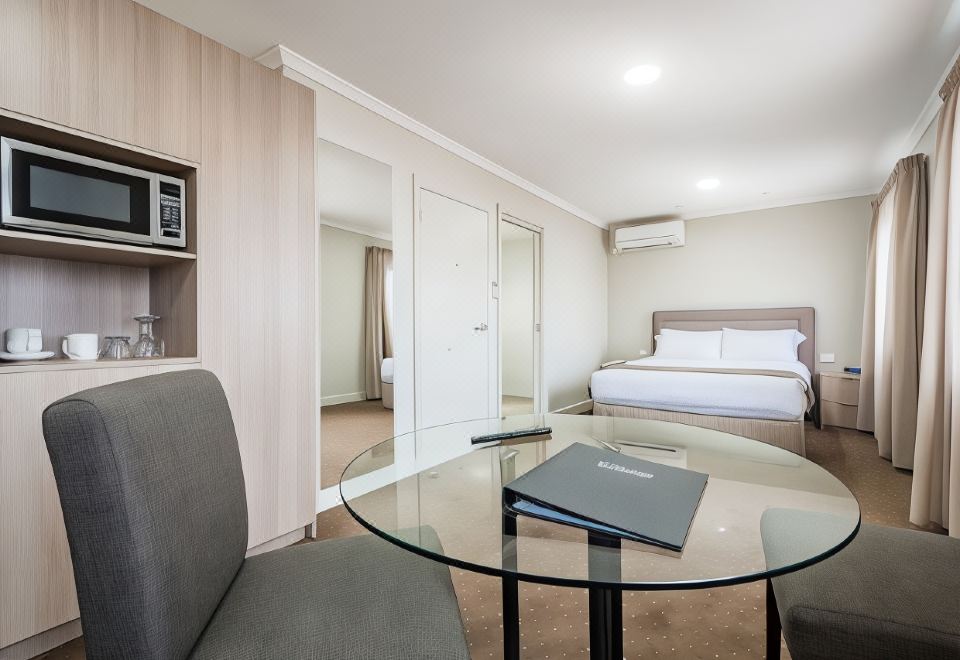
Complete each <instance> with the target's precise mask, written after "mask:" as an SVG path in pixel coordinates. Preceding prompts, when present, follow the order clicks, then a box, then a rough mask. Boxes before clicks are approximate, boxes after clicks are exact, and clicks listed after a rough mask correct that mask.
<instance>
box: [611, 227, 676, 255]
mask: <svg viewBox="0 0 960 660" xmlns="http://www.w3.org/2000/svg"><path fill="white" fill-rule="evenodd" d="M685 240H686V235H685V233H684V225H683V220H668V221H665V222H648V223H646V224H642V225H627V226H619V227H613V228H611V229H610V253H611V254H622V253H624V252H635V251H638V250H653V249H656V248H669V247H683V244H684V242H685Z"/></svg>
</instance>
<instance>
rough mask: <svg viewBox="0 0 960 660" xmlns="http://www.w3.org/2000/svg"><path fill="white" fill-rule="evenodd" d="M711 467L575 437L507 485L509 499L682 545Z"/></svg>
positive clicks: (552, 515) (567, 520) (558, 516)
mask: <svg viewBox="0 0 960 660" xmlns="http://www.w3.org/2000/svg"><path fill="white" fill-rule="evenodd" d="M706 485H707V475H705V474H703V473H701V472H694V471H693V470H686V469H683V468H676V467H671V466H668V465H661V464H660V463H653V462H651V461H645V460H642V459H639V458H634V457H632V456H627V455H625V454H622V453H617V452H615V451H610V450H609V449H601V448H599V447H590V446H588V445H585V444H582V443H574V444H572V445H570V446H569V447H567V448H566V449H564V450H563V451H561V452H560V453H558V454H557V455H556V456H553V457H551V458H549V459H547V460H546V461H544V462H543V463H542V464H540V465H538V466H537V467H535V468H533V469H532V470H530V471H529V472H527V473H526V474H524V475H523V476H521V477H518V478H517V479H514V480H513V481H511V482H510V483H509V484H507V485H506V486H504V487H503V503H504V506H505V507H507V508H508V509H509V510H511V511H513V512H514V513H517V514H521V515H526V516H531V517H533V518H541V519H543V520H550V521H553V522H558V523H562V524H566V525H573V526H576V527H580V528H583V529H586V530H588V531H594V532H600V533H604V534H608V535H611V536H617V537H621V538H625V539H629V540H631V541H639V542H641V543H651V544H653V545H658V546H661V547H664V548H669V549H671V550H677V551H679V550H682V549H683V545H684V543H686V539H687V533H688V532H689V530H690V525H691V523H692V522H693V517H694V515H696V512H697V507H698V506H699V504H700V498H701V497H702V496H703V490H704V488H705V487H706Z"/></svg>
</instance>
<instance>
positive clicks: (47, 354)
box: [0, 351, 56, 362]
mask: <svg viewBox="0 0 960 660" xmlns="http://www.w3.org/2000/svg"><path fill="white" fill-rule="evenodd" d="M54 355H56V353H54V352H53V351H38V352H37V353H6V352H4V351H0V360H10V361H11V362H20V361H21V360H46V359H47V358H52V357H53V356H54Z"/></svg>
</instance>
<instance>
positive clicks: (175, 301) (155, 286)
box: [149, 262, 199, 357]
mask: <svg viewBox="0 0 960 660" xmlns="http://www.w3.org/2000/svg"><path fill="white" fill-rule="evenodd" d="M149 310H150V313H151V314H156V315H157V316H159V317H160V320H159V321H157V322H156V323H155V324H154V326H153V330H154V334H156V335H158V336H159V337H161V338H162V339H163V341H164V344H165V347H166V354H167V356H169V357H191V356H197V355H199V353H198V351H197V348H198V347H197V264H196V262H186V263H180V264H171V265H167V266H159V267H157V268H151V269H150V306H149Z"/></svg>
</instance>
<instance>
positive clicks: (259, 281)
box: [198, 38, 317, 546]
mask: <svg viewBox="0 0 960 660" xmlns="http://www.w3.org/2000/svg"><path fill="white" fill-rule="evenodd" d="M203 80H204V90H203V150H202V154H201V160H202V163H203V165H202V170H201V176H200V196H201V207H200V222H199V239H200V240H199V255H200V259H199V262H198V264H199V269H200V281H201V289H200V292H201V293H200V342H201V346H202V354H203V366H204V368H206V369H210V370H212V371H213V372H215V373H216V374H217V376H219V378H220V380H221V382H222V383H223V386H224V389H225V390H226V393H227V399H228V400H229V402H230V406H231V408H232V410H233V412H234V421H235V423H236V427H237V436H238V438H239V442H240V453H241V457H242V459H243V471H244V478H245V480H246V485H247V495H248V497H247V501H248V511H249V516H250V525H249V534H250V544H251V546H252V545H257V544H259V543H263V542H265V541H268V540H270V539H274V538H276V537H278V536H280V535H282V534H285V533H287V532H289V531H291V530H293V529H295V528H296V527H298V526H304V525H307V524H309V523H311V522H312V521H313V519H314V518H315V514H316V501H315V486H316V478H315V475H316V467H315V464H316V460H315V445H316V443H315V438H316V424H317V419H316V417H317V408H316V405H317V402H316V399H317V397H316V392H315V364H316V339H315V338H316V333H317V329H316V325H315V311H316V308H315V305H316V289H315V277H316V276H315V265H316V236H315V219H314V193H313V190H314V183H313V181H314V140H315V137H314V136H315V128H314V124H315V119H314V97H313V91H312V90H310V89H308V88H306V87H303V86H301V85H299V84H297V83H295V82H293V81H291V80H289V79H287V78H284V77H283V75H282V74H281V73H280V72H279V71H273V70H270V69H267V68H265V67H263V66H260V65H259V64H257V63H255V62H253V61H252V60H249V59H247V58H246V57H243V56H241V55H239V54H238V53H236V52H234V51H231V50H229V49H228V48H225V47H224V46H221V45H220V44H218V43H216V42H214V41H212V40H210V39H206V38H205V39H204V40H203Z"/></svg>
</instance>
